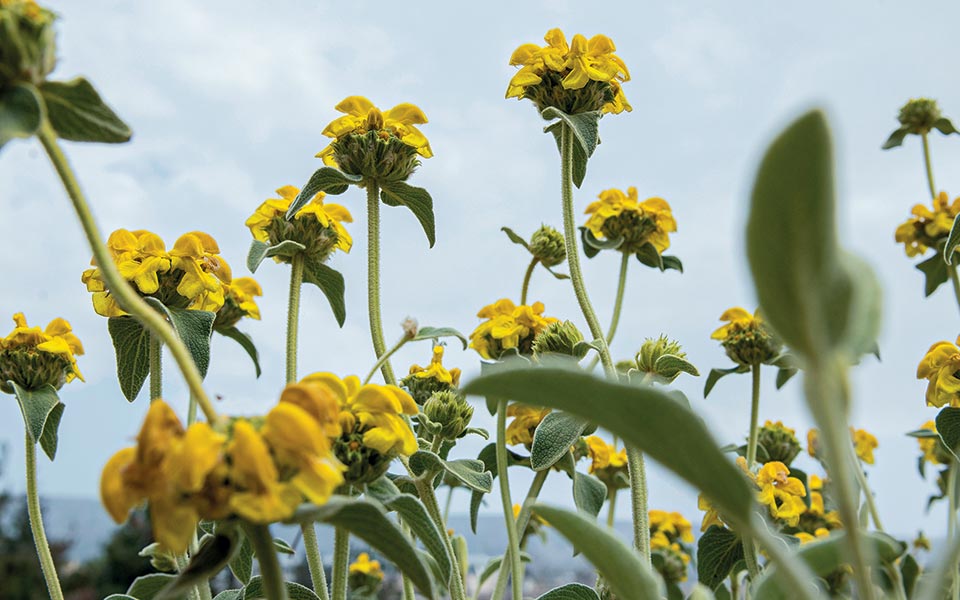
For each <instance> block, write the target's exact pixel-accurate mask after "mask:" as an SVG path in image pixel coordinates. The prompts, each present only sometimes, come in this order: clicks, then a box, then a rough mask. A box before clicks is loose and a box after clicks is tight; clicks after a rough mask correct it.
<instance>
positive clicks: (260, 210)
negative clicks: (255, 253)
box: [245, 185, 353, 262]
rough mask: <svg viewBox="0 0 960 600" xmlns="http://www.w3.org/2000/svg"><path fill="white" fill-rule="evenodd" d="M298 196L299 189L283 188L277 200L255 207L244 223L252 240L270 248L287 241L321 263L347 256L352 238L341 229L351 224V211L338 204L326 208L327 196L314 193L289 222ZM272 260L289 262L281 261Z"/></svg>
mask: <svg viewBox="0 0 960 600" xmlns="http://www.w3.org/2000/svg"><path fill="white" fill-rule="evenodd" d="M299 193H300V189H299V188H296V187H294V186H292V185H285V186H283V187H281V188H278V189H277V195H279V196H280V197H279V198H269V199H267V200H265V201H264V202H263V204H261V205H260V206H259V207H257V210H256V211H254V213H253V214H252V215H250V218H248V219H247V220H246V223H245V225H246V226H247V227H249V228H250V233H251V234H253V237H254V239H256V240H258V241H261V242H269V243H270V244H273V245H277V244H279V243H281V242H285V241H287V240H290V241H293V242H297V243H298V244H303V245H304V246H305V247H306V249H305V250H304V253H305V254H306V255H307V256H309V257H311V258H313V259H314V260H317V261H320V262H323V261H325V260H326V259H327V257H329V256H330V253H332V252H333V251H334V250H337V249H339V250H342V251H343V252H350V248H351V247H352V246H353V238H352V237H350V233H349V232H347V228H346V227H344V225H343V224H344V223H353V216H352V215H351V214H350V211H348V210H347V209H346V208H344V207H343V206H341V205H339V204H325V203H324V201H323V200H324V198H325V197H326V194H324V193H323V192H317V193H316V194H315V195H314V196H313V198H312V199H311V200H310V202H308V203H307V204H305V205H304V206H303V208H301V209H300V211H299V212H298V213H297V215H296V216H295V217H294V218H293V219H292V220H287V218H286V215H287V210H288V209H289V208H290V204H291V203H292V202H293V200H294V199H295V198H296V197H297V195H298V194H299ZM275 260H276V261H277V262H281V261H287V262H289V259H288V258H284V257H275Z"/></svg>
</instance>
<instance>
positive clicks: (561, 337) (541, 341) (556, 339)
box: [533, 321, 589, 360]
mask: <svg viewBox="0 0 960 600" xmlns="http://www.w3.org/2000/svg"><path fill="white" fill-rule="evenodd" d="M582 341H583V334H582V333H580V330H579V329H577V326H576V325H574V324H573V323H571V322H570V321H561V322H558V323H551V324H550V325H548V326H547V328H546V329H544V330H543V331H541V332H540V335H538V336H537V337H536V338H534V340H533V353H534V354H535V355H537V356H541V355H543V354H560V355H563V356H572V357H574V358H576V359H577V360H580V359H582V358H583V357H584V356H586V355H587V351H588V350H589V347H588V346H587V345H586V344H581V343H580V342H582Z"/></svg>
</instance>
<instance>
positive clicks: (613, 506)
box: [607, 487, 619, 529]
mask: <svg viewBox="0 0 960 600" xmlns="http://www.w3.org/2000/svg"><path fill="white" fill-rule="evenodd" d="M618 491H619V490H617V488H614V487H610V488H607V500H608V503H607V527H609V528H610V529H613V527H614V525H615V524H616V519H617V492H618Z"/></svg>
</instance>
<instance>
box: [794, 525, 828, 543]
mask: <svg viewBox="0 0 960 600" xmlns="http://www.w3.org/2000/svg"><path fill="white" fill-rule="evenodd" d="M793 536H794V537H796V538H797V539H798V540H800V544H801V545H803V544H809V543H810V542H813V541H815V540H817V539H821V538H825V537H830V530H829V529H827V528H826V527H819V528H817V530H816V531H815V532H814V533H813V534H809V533H807V532H806V531H798V532H797V533H795V534H793Z"/></svg>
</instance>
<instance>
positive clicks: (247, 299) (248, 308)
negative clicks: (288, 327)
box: [213, 277, 263, 329]
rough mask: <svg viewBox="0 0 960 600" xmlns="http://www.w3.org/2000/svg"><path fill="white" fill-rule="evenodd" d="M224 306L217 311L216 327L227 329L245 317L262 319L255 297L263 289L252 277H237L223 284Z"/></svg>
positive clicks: (260, 293) (261, 293)
mask: <svg viewBox="0 0 960 600" xmlns="http://www.w3.org/2000/svg"><path fill="white" fill-rule="evenodd" d="M223 292H224V293H223V306H222V307H220V310H219V311H217V318H216V320H215V321H214V322H213V328H214V329H227V328H230V327H233V326H234V325H236V324H237V323H238V322H239V321H240V319H243V318H244V317H247V318H250V319H255V320H257V321H259V320H260V307H259V306H257V301H256V300H255V298H256V297H257V296H262V295H263V289H262V288H261V287H260V284H259V283H257V281H256V280H255V279H253V278H252V277H237V278H236V279H234V280H232V281H231V282H230V283H227V284H224V286H223Z"/></svg>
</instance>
